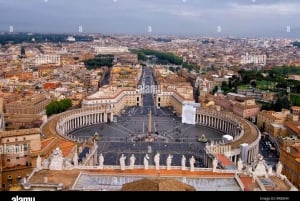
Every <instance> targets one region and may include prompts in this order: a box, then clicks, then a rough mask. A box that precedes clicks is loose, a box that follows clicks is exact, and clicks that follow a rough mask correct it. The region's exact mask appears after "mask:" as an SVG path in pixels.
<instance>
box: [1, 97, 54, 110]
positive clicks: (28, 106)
mask: <svg viewBox="0 0 300 201" xmlns="http://www.w3.org/2000/svg"><path fill="white" fill-rule="evenodd" d="M50 101H51V100H50V99H47V98H46V97H45V96H44V95H32V96H26V97H24V98H21V99H19V100H15V101H13V102H10V103H7V104H6V105H5V112H6V113H11V114H41V113H42V112H43V111H44V110H45V107H46V106H47V105H48V104H49V103H50Z"/></svg>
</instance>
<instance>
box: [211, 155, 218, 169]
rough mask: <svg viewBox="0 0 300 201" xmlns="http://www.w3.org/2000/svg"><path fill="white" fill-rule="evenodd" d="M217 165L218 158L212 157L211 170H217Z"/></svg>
mask: <svg viewBox="0 0 300 201" xmlns="http://www.w3.org/2000/svg"><path fill="white" fill-rule="evenodd" d="M217 166H218V159H217V158H214V159H213V161H212V169H213V172H215V171H216V170H217Z"/></svg>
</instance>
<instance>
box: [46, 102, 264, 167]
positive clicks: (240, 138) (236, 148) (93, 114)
mask: <svg viewBox="0 0 300 201" xmlns="http://www.w3.org/2000/svg"><path fill="white" fill-rule="evenodd" d="M112 119H113V112H112V110H111V109H110V108H107V107H104V106H102V107H101V106H98V107H90V108H81V109H76V110H71V111H67V112H64V113H62V114H60V115H58V117H56V118H55V119H53V120H49V122H47V123H46V125H45V126H47V125H48V124H49V125H50V124H51V125H53V122H51V121H55V123H56V129H52V130H51V135H52V136H55V135H59V136H61V137H63V138H65V139H68V140H73V141H76V142H83V140H82V139H79V138H75V137H74V136H71V135H69V133H70V132H72V131H74V130H76V129H79V128H82V127H85V126H89V125H93V124H100V123H106V122H110V121H111V120H112ZM196 124H197V125H201V126H207V127H210V128H213V129H216V130H219V131H222V132H224V133H226V134H228V135H231V136H232V137H233V141H232V142H229V145H231V152H230V158H231V159H233V161H236V160H237V157H239V155H240V153H241V148H240V145H241V144H248V156H247V162H248V163H250V162H252V161H254V160H255V157H256V156H257V154H258V153H259V140H260V131H259V130H258V129H257V127H256V126H254V125H253V124H252V123H250V122H248V121H247V120H245V119H242V118H240V117H237V116H235V115H234V114H232V113H226V112H214V111H209V110H206V109H203V108H201V109H198V110H197V113H196ZM54 130H55V131H54ZM42 131H43V129H42ZM48 132H49V131H48ZM245 162H246V161H245Z"/></svg>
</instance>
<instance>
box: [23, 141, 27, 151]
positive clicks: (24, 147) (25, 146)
mask: <svg viewBox="0 0 300 201" xmlns="http://www.w3.org/2000/svg"><path fill="white" fill-rule="evenodd" d="M27 149H28V144H26V143H25V144H23V150H24V151H27Z"/></svg>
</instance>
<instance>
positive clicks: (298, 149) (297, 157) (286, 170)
mask: <svg viewBox="0 0 300 201" xmlns="http://www.w3.org/2000/svg"><path fill="white" fill-rule="evenodd" d="M279 160H280V162H281V163H282V165H283V169H282V173H283V174H284V175H286V176H287V178H288V180H290V181H291V183H292V184H293V185H295V186H296V187H297V188H299V187H300V145H299V144H295V145H291V146H288V147H284V148H282V149H281V152H280V159H279Z"/></svg>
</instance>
